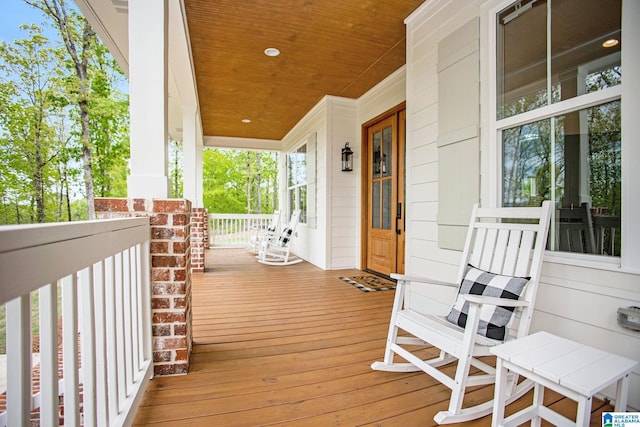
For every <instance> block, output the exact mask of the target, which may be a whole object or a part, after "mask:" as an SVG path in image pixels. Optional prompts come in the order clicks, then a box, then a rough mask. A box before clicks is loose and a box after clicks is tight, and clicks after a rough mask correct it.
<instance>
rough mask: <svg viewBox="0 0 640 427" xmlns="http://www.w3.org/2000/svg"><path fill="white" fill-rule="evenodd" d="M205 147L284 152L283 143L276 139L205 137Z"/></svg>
mask: <svg viewBox="0 0 640 427" xmlns="http://www.w3.org/2000/svg"><path fill="white" fill-rule="evenodd" d="M203 145H204V146H205V147H215V148H235V149H239V150H260V151H282V141H278V140H275V139H257V138H235V137H230V136H209V135H205V136H204V138H203Z"/></svg>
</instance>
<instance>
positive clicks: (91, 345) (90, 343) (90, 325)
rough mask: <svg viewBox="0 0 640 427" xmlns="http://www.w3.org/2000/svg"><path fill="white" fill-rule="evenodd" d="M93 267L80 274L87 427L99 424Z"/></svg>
mask: <svg viewBox="0 0 640 427" xmlns="http://www.w3.org/2000/svg"><path fill="white" fill-rule="evenodd" d="M94 285H95V283H94V280H93V266H91V267H88V268H85V269H84V270H82V271H81V272H80V289H79V290H80V297H81V299H80V301H81V302H82V317H81V323H82V330H81V332H80V342H81V343H82V352H81V354H82V394H83V396H82V410H83V417H84V425H85V426H95V425H96V424H97V414H96V334H95V326H96V322H95V305H94V301H93V300H94V290H93V287H94Z"/></svg>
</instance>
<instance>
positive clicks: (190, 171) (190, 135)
mask: <svg viewBox="0 0 640 427" xmlns="http://www.w3.org/2000/svg"><path fill="white" fill-rule="evenodd" d="M198 129H199V121H198V112H197V109H196V107H195V106H186V107H183V109H182V152H183V164H184V167H183V173H182V175H183V180H184V187H183V188H184V198H185V199H188V200H191V203H192V204H193V207H194V208H201V207H203V206H204V205H203V202H202V138H201V137H200V138H199V137H198V136H199V135H201V132H198Z"/></svg>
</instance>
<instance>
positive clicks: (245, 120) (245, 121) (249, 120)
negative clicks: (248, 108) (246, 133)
mask: <svg viewBox="0 0 640 427" xmlns="http://www.w3.org/2000/svg"><path fill="white" fill-rule="evenodd" d="M242 123H251V119H242Z"/></svg>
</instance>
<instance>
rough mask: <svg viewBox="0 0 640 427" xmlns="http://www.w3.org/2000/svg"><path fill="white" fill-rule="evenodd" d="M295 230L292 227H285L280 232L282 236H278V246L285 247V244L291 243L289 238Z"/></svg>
mask: <svg viewBox="0 0 640 427" xmlns="http://www.w3.org/2000/svg"><path fill="white" fill-rule="evenodd" d="M292 232H293V230H292V229H290V228H288V227H287V228H285V229H284V230H282V233H281V234H280V237H279V238H278V246H280V247H282V248H284V247H285V246H287V243H289V239H290V238H291V233H292Z"/></svg>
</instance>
